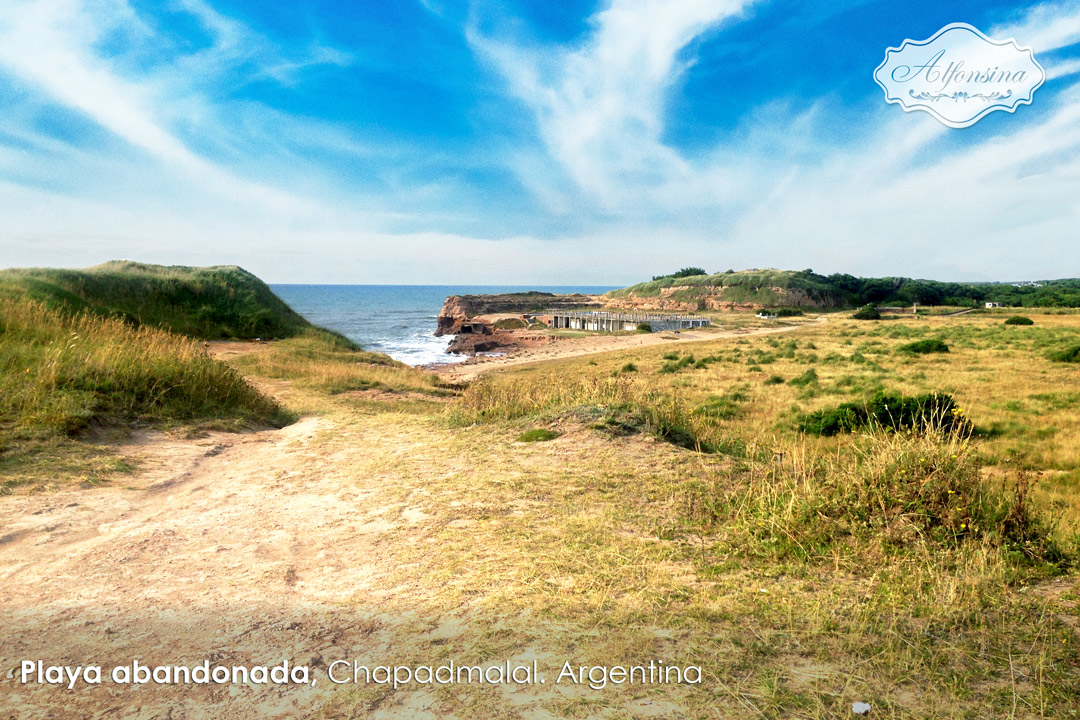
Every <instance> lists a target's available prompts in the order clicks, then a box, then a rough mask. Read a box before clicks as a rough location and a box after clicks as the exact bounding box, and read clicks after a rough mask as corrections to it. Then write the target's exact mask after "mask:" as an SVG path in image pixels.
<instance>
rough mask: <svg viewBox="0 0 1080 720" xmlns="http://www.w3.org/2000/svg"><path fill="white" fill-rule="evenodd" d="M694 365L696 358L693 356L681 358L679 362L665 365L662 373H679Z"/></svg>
mask: <svg viewBox="0 0 1080 720" xmlns="http://www.w3.org/2000/svg"><path fill="white" fill-rule="evenodd" d="M693 364H694V356H693V355H684V356H683V357H681V358H679V359H678V360H675V361H671V362H666V363H664V365H663V367H661V368H660V372H661V373H665V374H666V373H674V372H679V371H680V370H682V369H683V368H685V367H689V366H690V365H693Z"/></svg>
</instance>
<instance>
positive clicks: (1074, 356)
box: [1050, 345, 1080, 363]
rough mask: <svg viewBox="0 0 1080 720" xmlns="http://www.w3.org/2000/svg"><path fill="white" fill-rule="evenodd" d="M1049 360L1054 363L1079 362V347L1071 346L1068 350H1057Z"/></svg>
mask: <svg viewBox="0 0 1080 720" xmlns="http://www.w3.org/2000/svg"><path fill="white" fill-rule="evenodd" d="M1050 359H1051V360H1053V361H1054V362H1067V363H1077V362H1080V345H1073V346H1072V347H1070V348H1065V349H1064V350H1058V351H1057V352H1054V353H1051V354H1050Z"/></svg>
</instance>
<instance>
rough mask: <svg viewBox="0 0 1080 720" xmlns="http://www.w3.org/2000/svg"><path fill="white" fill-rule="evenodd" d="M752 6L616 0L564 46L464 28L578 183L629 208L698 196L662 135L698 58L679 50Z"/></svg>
mask: <svg viewBox="0 0 1080 720" xmlns="http://www.w3.org/2000/svg"><path fill="white" fill-rule="evenodd" d="M749 4H750V3H749V2H745V1H743V0H727V1H726V2H717V1H716V0H693V1H691V2H682V3H670V2H663V1H662V0H614V1H613V2H611V3H610V4H609V5H608V6H607V7H606V8H605V9H604V10H602V11H600V12H599V13H597V14H596V15H595V16H594V17H593V18H592V20H591V25H592V32H591V33H590V34H589V35H588V37H587V39H586V40H585V42H583V43H582V44H581V45H579V46H574V47H567V48H557V49H553V48H550V47H530V46H528V45H525V44H515V43H513V42H510V41H507V40H503V39H498V38H493V37H489V36H487V35H484V34H483V33H481V32H480V30H479V29H477V27H476V26H475V25H473V26H470V28H469V29H468V30H467V33H468V38H469V41H470V42H471V43H472V45H473V47H474V48H475V49H476V50H477V51H478V53H479V54H480V55H481V56H482V57H483V58H485V59H486V60H487V61H489V62H490V63H492V64H493V65H494V67H495V68H497V70H498V71H499V72H500V73H501V74H502V75H503V76H504V77H505V78H506V80H507V82H508V83H509V86H510V89H511V90H512V92H513V93H515V94H516V95H517V97H518V98H519V99H520V100H521V101H522V102H523V103H524V104H525V105H526V106H528V107H529V108H530V109H531V111H532V112H533V114H534V116H535V120H536V123H537V126H538V129H539V132H540V135H541V137H542V138H543V142H544V145H545V147H546V149H547V151H548V152H549V153H550V155H551V156H552V157H553V158H554V159H555V160H556V161H557V162H558V163H559V164H560V166H561V167H562V168H563V169H564V170H565V172H566V173H567V175H568V176H569V178H570V179H571V180H572V181H573V182H574V183H575V185H576V186H577V187H578V188H579V189H580V190H583V191H585V192H587V193H589V194H590V195H591V196H593V197H594V198H595V199H597V200H598V201H599V202H600V203H601V205H602V206H603V207H605V208H607V209H619V208H623V209H624V208H625V207H626V206H628V205H633V204H634V203H636V202H639V201H640V200H641V199H642V196H643V195H644V194H647V193H656V192H660V193H662V194H664V195H665V197H666V198H667V200H668V201H672V202H674V201H676V200H677V199H678V197H680V196H685V195H687V194H694V192H695V190H694V188H691V187H689V186H688V183H692V182H693V180H694V178H693V177H692V171H691V167H690V166H689V164H688V163H687V161H686V160H685V159H684V158H683V157H681V156H680V154H679V153H678V152H676V151H674V150H672V149H671V148H670V147H668V146H667V145H665V144H664V142H663V141H662V138H661V136H662V133H663V131H664V127H665V123H664V108H665V101H666V99H667V96H668V92H669V91H670V90H671V88H672V86H673V84H674V83H675V82H676V81H677V80H678V78H679V76H680V75H681V74H682V73H683V72H684V71H685V70H686V69H687V67H688V66H689V64H690V62H691V61H689V60H684V59H681V57H680V55H681V53H683V51H684V50H685V49H686V48H687V46H688V45H689V44H690V43H691V42H693V41H694V39H695V38H698V37H699V36H701V35H702V33H705V32H706V31H708V30H710V29H711V28H714V27H716V26H718V25H719V24H721V23H722V22H724V21H725V20H731V19H733V18H736V17H738V15H739V14H740V13H741V12H742V11H743V10H744V9H745V8H746V6H747V5H749ZM528 182H530V183H532V184H533V185H535V184H536V183H535V180H530V181H528ZM676 186H677V187H676Z"/></svg>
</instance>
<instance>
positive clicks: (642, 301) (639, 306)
mask: <svg viewBox="0 0 1080 720" xmlns="http://www.w3.org/2000/svg"><path fill="white" fill-rule="evenodd" d="M724 289H725V288H723V287H715V288H701V287H695V286H688V285H673V286H672V287H666V288H661V289H660V294H659V295H650V296H645V297H638V296H635V295H634V294H633V293H631V294H630V295H628V296H627V297H622V298H608V299H607V302H606V303H605V305H606V306H607V307H614V308H625V309H633V310H658V311H666V312H690V313H692V312H699V311H701V310H719V311H725V312H731V311H747V310H760V309H762V308H765V307H777V306H782V307H825V306H828V305H830V303H825V302H821V301H820V300H819V299H817V298H815V297H813V296H811V295H810V294H809V293H807V292H806V291H805V290H803V289H802V288H782V287H769V288H755V292H757V293H758V294H764V295H767V296H768V297H769V300H768V302H765V301H762V302H753V301H737V300H731V299H727V298H725V297H724ZM762 291H765V292H764V293H762ZM686 295H696V297H691V298H687V297H686ZM674 296H682V297H674Z"/></svg>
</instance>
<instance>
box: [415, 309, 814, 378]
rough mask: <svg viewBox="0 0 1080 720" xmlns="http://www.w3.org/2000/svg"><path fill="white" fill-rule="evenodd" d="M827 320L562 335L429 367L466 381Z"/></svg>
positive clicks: (773, 331) (771, 332)
mask: <svg viewBox="0 0 1080 720" xmlns="http://www.w3.org/2000/svg"><path fill="white" fill-rule="evenodd" d="M827 321H828V315H821V316H819V317H817V318H815V319H813V320H809V321H803V322H793V323H791V324H783V325H776V326H771V327H752V328H739V329H737V330H686V331H683V332H680V333H673V332H658V333H642V334H627V335H591V336H588V337H582V338H565V339H562V340H559V341H557V342H553V343H551V344H549V345H544V346H542V347H539V348H529V349H525V350H519V351H516V352H512V353H509V354H507V355H495V356H477V357H475V358H472V359H470V360H467V361H466V362H463V363H454V364H447V365H435V366H432V369H433V370H435V371H436V372H438V373H439V374H440V375H442V376H444V377H445V378H447V379H448V380H451V381H455V382H468V381H470V380H475V379H476V378H477V377H479V376H480V375H483V374H484V373H487V372H491V371H492V370H497V369H500V368H505V367H510V366H515V365H526V364H529V363H535V362H543V361H545V360H559V359H563V358H571V357H582V356H586V355H598V354H601V353H607V352H614V351H617V350H631V349H634V348H642V347H651V346H654V345H669V344H673V343H680V342H694V341H707V340H721V339H724V338H735V337H749V336H753V335H775V334H778V333H787V332H792V331H794V330H798V329H799V328H801V327H805V326H806V325H817V324H820V323H824V322H827Z"/></svg>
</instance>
